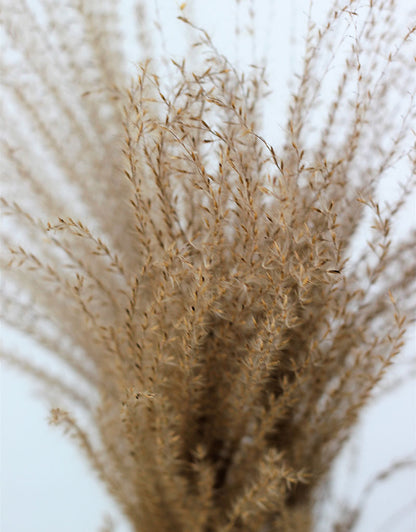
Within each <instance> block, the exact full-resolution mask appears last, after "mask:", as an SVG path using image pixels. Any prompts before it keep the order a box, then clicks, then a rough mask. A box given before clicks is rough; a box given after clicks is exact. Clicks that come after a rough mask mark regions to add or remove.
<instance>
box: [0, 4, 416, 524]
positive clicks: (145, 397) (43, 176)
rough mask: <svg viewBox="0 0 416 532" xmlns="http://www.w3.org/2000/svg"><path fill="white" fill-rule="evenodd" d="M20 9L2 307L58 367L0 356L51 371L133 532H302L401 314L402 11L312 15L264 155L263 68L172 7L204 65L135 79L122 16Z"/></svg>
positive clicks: (8, 60)
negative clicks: (279, 123) (284, 114)
mask: <svg viewBox="0 0 416 532" xmlns="http://www.w3.org/2000/svg"><path fill="white" fill-rule="evenodd" d="M138 7H139V8H143V7H144V6H143V5H142V4H140V3H139V6H138ZM182 7H183V6H182ZM37 9H38V10H39V11H38V12H36V13H35V14H36V16H34V13H31V6H30V4H27V3H26V2H25V1H24V0H21V1H19V2H17V3H16V4H15V5H14V6H13V7H11V6H7V2H6V5H4V6H3V9H2V11H3V12H2V21H1V23H2V39H4V40H5V41H6V42H7V44H8V47H9V50H10V53H9V54H5V55H4V57H3V58H2V61H3V69H2V70H3V73H4V83H3V87H2V95H3V96H4V97H5V98H7V102H8V105H7V106H6V107H5V106H3V108H2V121H3V123H4V124H5V126H6V128H5V129H3V138H2V143H1V148H2V151H3V155H4V169H5V170H4V175H5V177H6V180H5V181H6V183H5V189H6V190H5V195H4V197H3V198H2V200H1V201H2V207H3V212H4V214H7V215H10V216H8V217H7V220H6V222H5V224H4V228H5V230H4V231H3V233H2V241H3V244H4V245H5V246H6V247H7V248H8V249H9V251H8V254H7V255H6V254H5V255H4V256H3V259H2V260H3V266H4V273H3V276H4V283H3V285H4V286H3V310H4V312H3V319H4V321H5V322H6V323H7V324H8V325H9V326H11V327H12V328H14V329H16V330H17V331H19V332H20V333H22V334H24V335H30V337H32V338H33V339H34V340H35V341H36V342H37V343H38V344H39V346H42V347H43V348H44V349H45V352H47V353H52V354H53V356H54V357H56V359H58V360H59V362H60V363H61V364H62V365H63V367H64V368H65V371H63V372H61V373H54V372H51V371H50V370H48V369H47V368H45V367H43V366H39V365H37V364H36V363H35V362H33V360H31V359H30V357H24V356H23V355H20V354H19V350H18V349H17V350H13V351H11V352H10V353H9V352H7V350H4V353H3V358H4V359H5V360H7V362H9V363H11V364H14V365H17V366H18V367H20V368H21V369H22V370H23V371H26V372H28V373H30V374H32V375H34V376H35V378H36V379H38V380H39V381H41V382H43V383H44V385H45V390H46V391H47V393H48V395H49V397H50V399H51V401H52V402H53V404H54V405H55V406H54V408H53V409H52V411H51V420H52V422H54V423H58V424H60V425H62V426H63V427H64V428H65V429H66V431H67V432H68V433H69V434H71V435H72V436H73V437H74V438H75V440H76V441H77V442H78V443H79V445H80V446H81V448H82V450H83V451H84V452H85V454H86V456H87V457H88V459H89V460H90V463H91V465H92V467H93V469H94V470H95V471H96V472H97V473H98V474H99V476H100V478H101V479H102V481H103V482H104V483H105V484H106V486H107V488H108V490H109V492H110V493H111V494H112V496H113V497H114V499H115V500H116V501H117V503H118V504H119V506H120V508H121V510H122V511H123V513H124V514H125V516H126V517H127V519H128V520H129V522H130V523H131V526H132V529H134V530H137V531H138V532H154V531H160V532H162V531H178V532H179V531H189V532H191V531H192V532H235V531H237V530H241V531H247V532H248V531H253V532H259V531H262V532H267V531H277V530H279V531H285V532H288V531H310V530H312V528H313V526H314V522H313V521H314V517H313V516H314V508H315V507H316V504H317V501H319V487H320V486H321V485H322V482H323V481H324V480H325V478H326V476H327V474H328V471H329V470H330V468H331V465H332V464H333V461H334V459H335V457H336V456H337V455H338V453H339V451H340V449H341V448H342V446H343V444H344V442H345V441H346V439H347V438H348V437H349V435H350V433H351V429H352V428H353V426H354V424H355V423H356V421H357V416H358V415H359V413H360V412H361V410H362V409H363V407H364V405H365V404H366V402H367V401H368V399H369V397H370V394H371V392H372V390H373V389H374V387H375V386H376V385H377V383H378V382H379V381H380V379H381V378H382V376H383V374H384V373H385V371H386V369H387V368H388V367H389V366H390V365H391V364H392V362H393V360H394V358H395V356H396V355H397V354H398V353H399V351H400V349H401V347H402V345H403V338H404V334H405V329H406V324H407V323H409V320H412V317H413V316H414V310H415V302H414V301H413V302H412V301H411V298H409V297H408V296H409V293H410V291H411V290H412V289H414V284H415V267H414V264H415V263H414V258H415V249H416V246H415V243H416V238H415V231H414V230H413V232H409V234H408V235H406V236H405V238H402V239H396V238H391V231H392V223H393V221H394V220H395V218H396V217H397V215H398V214H399V212H400V211H401V209H402V208H403V206H404V205H405V204H406V198H407V197H408V195H409V194H410V191H411V189H412V187H413V186H414V184H415V163H416V156H415V151H414V146H413V148H412V144H411V143H412V131H411V124H412V123H414V119H415V106H414V101H413V97H414V89H415V87H414V83H413V84H412V78H411V76H412V75H414V63H413V66H412V61H413V58H412V57H411V53H410V52H409V49H410V43H411V41H412V38H413V37H414V32H415V27H413V28H411V29H409V30H405V31H404V32H403V31H401V29H400V28H398V26H397V24H396V21H395V19H394V9H395V3H394V2H393V1H391V2H370V5H366V6H361V7H360V5H359V2H357V1H354V0H350V1H348V2H346V5H343V4H342V3H341V4H338V3H336V4H335V5H334V6H332V7H331V9H330V11H329V14H328V18H327V20H326V21H325V23H324V24H323V25H321V26H319V27H318V26H315V25H313V24H312V22H311V23H310V24H309V27H308V33H307V38H306V52H305V57H304V62H303V69H302V71H301V73H300V76H299V78H298V82H297V88H296V90H295V91H294V93H293V95H292V99H291V104H290V107H289V111H288V120H287V127H286V130H285V141H284V142H283V143H282V145H279V146H273V145H272V144H271V143H270V142H269V141H268V140H267V139H266V138H264V136H263V134H262V133H261V123H260V122H261V115H262V111H261V109H260V106H261V104H262V102H263V99H264V96H265V93H266V83H265V79H264V71H263V70H262V69H255V68H253V69H252V71H251V73H250V74H248V75H247V74H245V75H242V74H240V73H239V72H238V70H237V69H236V68H234V67H233V65H232V64H231V63H230V62H229V61H228V60H227V59H226V58H225V57H223V56H222V55H221V54H220V53H219V52H218V51H217V50H216V48H215V47H214V45H213V43H212V41H211V39H210V37H209V35H208V34H207V33H206V32H205V31H204V30H202V29H199V28H197V27H195V26H193V24H192V23H191V22H190V21H189V20H188V19H186V18H185V17H182V20H183V22H184V24H186V25H188V26H189V27H190V28H191V30H192V31H193V35H194V37H195V39H197V40H198V42H197V44H198V47H197V49H196V50H197V52H196V53H197V60H196V63H195V66H194V67H193V68H189V67H188V66H187V64H186V62H185V61H182V62H181V61H174V62H173V65H172V67H171V69H172V70H171V74H170V79H169V82H168V83H162V82H161V80H160V78H159V77H158V75H157V72H155V70H154V67H153V64H152V62H144V63H143V64H142V66H141V67H140V69H139V72H138V74H137V76H135V78H134V79H133V80H132V81H131V82H128V81H126V76H125V72H124V71H123V66H124V63H123V61H122V59H123V56H122V49H121V40H120V38H119V37H118V35H117V29H116V25H115V21H116V12H117V3H116V2H113V1H111V0H106V1H101V2H88V3H87V2H77V1H75V0H74V1H70V2H68V5H65V7H64V8H63V9H62V6H60V5H58V4H57V3H55V2H52V1H50V0H42V1H40V2H39V5H38V6H37ZM39 13H40V14H39ZM23 33H25V35H23ZM337 35H338V36H339V37H337ZM346 36H349V37H348V38H347V37H346ZM329 45H330V46H332V49H336V50H338V54H339V55H337V53H332V52H331V51H328V50H329V48H328V46H329ZM339 57H341V58H342V59H345V63H342V65H341V66H340V65H339V64H338V66H337V68H335V69H332V65H333V64H334V60H337V58H339ZM331 69H332V70H331ZM334 72H335V74H334ZM329 74H331V75H332V77H333V80H332V82H333V83H334V87H335V90H334V94H333V97H332V99H331V100H330V101H325V102H322V101H320V94H321V92H320V88H321V84H322V83H323V81H324V80H325V79H326V76H327V75H329ZM334 80H335V81H334ZM413 82H414V78H413ZM398 97H399V98H398ZM392 102H394V105H395V106H394V107H393V104H392ZM5 132H6V134H4V133H5ZM398 164H400V165H401V166H400V169H401V171H402V172H404V173H405V174H407V175H408V178H407V179H404V180H402V181H401V185H400V186H401V192H400V193H399V194H398V195H397V197H396V198H395V199H394V200H393V201H391V202H389V203H388V204H387V203H386V204H385V205H382V204H380V203H379V202H378V201H377V200H376V193H377V187H378V184H379V182H380V180H381V179H382V178H383V177H384V176H385V175H390V174H389V173H388V172H389V169H390V168H391V167H393V166H394V165H395V166H396V167H397V165H398ZM370 219H371V220H370ZM368 223H369V224H370V225H371V233H369V240H368V242H367V244H366V245H364V246H361V247H360V246H358V245H357V239H356V237H357V235H358V234H360V232H361V231H363V228H364V230H367V231H368V229H366V228H367V227H368V225H366V224H368ZM406 316H407V319H406ZM70 376H72V377H74V376H75V379H76V380H75V381H72V384H71V383H70V381H69V380H68V378H69V377H70ZM74 382H75V384H74ZM77 416H78V417H77ZM356 518H357V515H356V513H355V514H354V515H349V516H347V518H346V519H345V520H344V521H343V522H342V523H340V524H339V525H338V527H339V528H337V530H338V529H339V530H341V528H342V527H343V528H342V530H352V529H353V527H354V523H355V522H356Z"/></svg>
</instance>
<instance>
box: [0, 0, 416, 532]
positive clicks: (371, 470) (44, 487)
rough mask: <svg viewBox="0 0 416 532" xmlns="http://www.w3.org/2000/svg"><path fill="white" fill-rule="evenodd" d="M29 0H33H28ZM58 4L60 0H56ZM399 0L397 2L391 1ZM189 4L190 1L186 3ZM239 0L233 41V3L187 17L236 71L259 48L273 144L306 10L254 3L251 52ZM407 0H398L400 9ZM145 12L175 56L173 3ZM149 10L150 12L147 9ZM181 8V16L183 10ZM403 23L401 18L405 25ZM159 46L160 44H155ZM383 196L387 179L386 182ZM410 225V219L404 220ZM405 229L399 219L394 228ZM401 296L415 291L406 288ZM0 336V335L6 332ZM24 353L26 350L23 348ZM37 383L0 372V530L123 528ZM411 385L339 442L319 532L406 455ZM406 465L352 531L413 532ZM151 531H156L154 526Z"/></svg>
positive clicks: (123, 531)
mask: <svg viewBox="0 0 416 532" xmlns="http://www.w3.org/2000/svg"><path fill="white" fill-rule="evenodd" d="M28 1H29V4H30V5H33V6H35V5H36V0H28ZM57 1H60V0H57ZM399 1H400V0H399ZM330 3H331V2H330V0H315V2H314V16H315V18H317V19H319V18H320V17H322V16H323V15H324V14H325V12H326V11H327V9H328V8H329V6H330ZM130 4H131V1H130V0H125V1H123V5H125V9H124V11H123V17H124V20H123V24H125V25H126V28H127V41H126V49H127V50H128V52H129V56H130V57H131V67H132V72H134V62H135V60H136V57H137V54H136V50H135V46H134V44H133V34H134V28H133V27H132V24H131V18H130V16H129V13H130V12H129V6H130ZM188 4H189V5H188V7H192V2H188ZM250 4H251V2H249V1H245V0H243V1H242V2H241V6H242V8H241V9H240V10H239V11H240V13H239V15H238V17H240V26H241V35H240V39H239V44H238V45H237V42H236V37H235V21H236V16H237V11H236V7H235V6H236V2H234V0H209V1H208V0H194V2H193V8H194V9H193V10H192V11H190V12H189V16H192V19H193V20H195V21H196V23H197V24H198V25H200V26H203V27H204V29H206V30H207V31H208V32H209V33H210V35H211V36H212V38H213V40H214V43H215V44H216V46H217V47H218V48H219V50H220V51H221V52H223V53H225V54H226V55H227V56H228V57H230V58H231V59H232V60H233V61H234V62H235V63H236V64H237V66H240V67H242V68H243V67H245V66H247V64H249V63H251V62H253V51H254V53H255V54H256V55H255V57H254V60H255V59H256V58H257V59H258V58H261V57H262V55H263V54H266V56H267V57H268V65H269V79H270V83H271V85H270V88H271V89H272V90H273V95H272V96H271V99H270V100H269V102H268V106H269V107H268V109H271V110H272V112H269V113H268V115H267V120H266V124H265V129H266V133H267V135H268V136H269V137H268V138H269V139H270V137H271V140H273V141H274V142H278V140H279V135H280V133H279V131H280V128H281V127H282V126H284V123H285V118H284V116H285V115H284V109H285V105H286V103H287V100H286V98H287V94H288V78H289V77H290V75H291V74H293V71H294V70H295V68H296V65H297V64H298V62H297V58H299V57H300V54H301V50H302V46H303V42H302V36H303V29H304V24H305V17H306V14H307V11H308V6H309V2H308V1H307V0H296V1H295V0H293V1H292V2H291V1H283V0H280V1H275V2H273V0H271V2H270V1H269V0H257V1H256V2H254V3H253V5H254V6H255V8H256V10H255V20H256V24H257V25H258V31H257V35H258V39H257V40H256V43H255V49H254V50H253V46H252V43H251V41H250V39H249V38H248V32H247V31H245V30H244V26H245V25H246V23H247V17H246V11H247V9H246V6H250ZM406 4H407V0H403V6H405V5H406ZM148 5H149V12H150V13H153V15H152V18H153V17H156V16H157V17H160V20H161V24H162V26H163V29H164V35H165V45H163V43H160V39H159V36H158V34H157V31H156V29H153V33H154V34H155V35H154V40H155V42H156V43H159V46H160V48H161V51H162V52H163V53H164V54H165V55H166V54H167V55H169V56H172V57H175V58H177V59H178V58H181V57H182V54H183V53H185V51H186V47H185V42H186V41H185V40H184V37H183V36H184V28H183V24H181V23H179V22H178V21H177V20H176V16H177V14H178V6H179V2H175V0H159V2H157V3H156V2H153V0H149V1H148ZM155 6H156V8H155ZM185 14H188V12H187V8H185ZM408 22H409V21H407V20H406V19H403V25H404V27H407V25H408ZM164 46H165V48H164V49H163V47H164ZM386 187H387V188H386V192H387V194H388V193H389V189H388V187H389V184H388V183H387V184H386ZM415 205H416V203H415V201H414V198H413V201H412V202H411V203H410V204H409V207H408V209H407V211H406V215H407V217H408V218H409V217H411V218H412V224H413V225H414V223H415V219H416V216H415V213H416V207H415ZM406 223H407V226H408V225H409V219H407V221H406V220H404V224H406ZM403 227H405V225H404V226H403ZM409 297H414V295H411V294H409ZM2 333H3V334H2V336H3V339H4V341H5V342H7V341H8V331H6V329H5V328H3V331H2ZM415 347H416V339H415V330H414V329H413V330H412V331H411V334H410V335H409V340H408V344H407V348H406V350H405V353H404V355H403V356H404V358H406V357H409V356H411V355H412V354H413V353H414V352H415ZM28 348H30V349H32V346H30V345H28ZM34 390H36V386H35V385H34V384H33V383H32V382H31V381H29V380H28V379H27V378H25V377H23V376H21V375H20V374H16V373H15V372H13V371H11V370H9V369H7V368H2V372H1V526H0V529H1V531H2V532H55V531H58V530H59V531H60V532H90V531H93V530H99V528H100V526H102V525H103V524H104V522H105V520H104V515H105V514H110V515H111V516H112V517H113V519H114V522H115V523H116V524H117V527H116V530H117V531H119V532H127V531H129V530H130V529H129V527H128V526H127V525H126V524H125V523H123V520H122V517H121V516H120V515H119V513H118V512H117V509H116V508H115V507H114V505H113V503H112V501H111V499H110V498H109V497H108V496H107V495H106V493H105V492H104V489H103V488H102V487H101V485H100V484H99V483H98V481H97V480H96V478H95V477H94V475H93V474H91V472H90V470H89V469H88V465H87V464H86V462H85V461H84V460H83V458H82V456H81V454H80V453H79V452H78V449H77V448H76V447H74V446H73V445H72V443H71V442H70V440H67V439H66V438H65V437H64V436H63V435H62V434H61V431H60V430H56V429H54V428H51V427H49V426H48V424H47V417H48V411H47V409H46V407H45V405H44V404H43V403H41V402H40V401H39V400H37V399H36V397H35V394H34ZM415 412H416V391H415V382H414V380H411V379H410V380H408V381H407V382H406V383H405V384H403V385H402V386H401V387H400V389H399V390H397V391H395V392H394V393H391V394H388V395H386V396H385V397H384V398H383V399H382V401H379V402H378V403H377V405H375V406H372V407H370V408H368V409H367V411H366V412H365V413H364V415H363V417H362V423H361V424H360V426H359V427H358V429H357V431H356V434H355V437H354V439H353V441H352V442H351V443H350V444H348V446H347V447H346V448H345V451H344V453H343V455H342V456H341V457H340V459H339V461H338V464H337V467H336V474H335V476H336V482H335V486H334V494H333V496H332V498H331V499H329V501H328V508H329V509H328V521H327V522H326V523H324V524H323V526H322V527H321V529H320V532H326V531H327V530H328V531H329V530H330V521H329V517H330V516H331V515H334V514H335V513H336V510H337V508H338V507H339V504H340V503H342V502H346V501H348V502H354V501H357V500H358V499H359V497H360V491H361V490H362V488H363V486H365V484H366V483H367V481H368V480H369V479H370V478H371V477H372V476H373V475H374V474H376V473H377V472H378V471H380V470H381V469H383V468H384V467H386V466H387V465H388V464H389V463H391V462H392V461H393V460H394V459H397V458H402V457H407V456H409V454H411V453H415V449H414V444H415V441H416V439H415V436H416V419H415V416H414V413H415ZM415 508H416V476H415V470H414V469H413V470H412V469H409V470H408V471H405V472H399V473H397V474H396V475H395V476H394V477H392V478H391V479H389V480H388V481H387V482H386V483H382V484H380V486H379V488H378V489H377V490H376V491H375V492H374V494H373V496H372V497H371V498H370V500H369V502H368V505H367V508H366V511H365V513H364V514H363V517H362V520H361V521H360V524H359V526H358V527H357V532H413V531H414V530H416V514H415ZM155 532H157V531H155Z"/></svg>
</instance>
